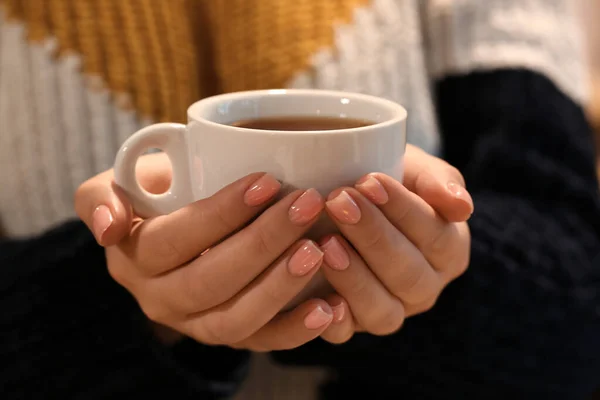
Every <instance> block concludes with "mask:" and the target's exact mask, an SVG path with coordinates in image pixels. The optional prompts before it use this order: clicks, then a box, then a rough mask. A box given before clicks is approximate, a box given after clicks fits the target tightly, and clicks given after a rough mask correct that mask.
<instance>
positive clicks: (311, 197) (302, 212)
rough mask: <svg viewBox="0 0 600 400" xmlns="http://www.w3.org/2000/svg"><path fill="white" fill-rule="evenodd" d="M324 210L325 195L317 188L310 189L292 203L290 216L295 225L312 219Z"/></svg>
mask: <svg viewBox="0 0 600 400" xmlns="http://www.w3.org/2000/svg"><path fill="white" fill-rule="evenodd" d="M322 210H323V197H322V196H321V195H320V194H319V192H317V191H316V190H315V189H308V190H307V191H306V192H304V193H303V194H302V196H300V197H298V199H296V201H295V202H294V204H292V205H291V207H290V209H289V211H288V216H289V218H290V221H291V222H292V223H294V224H295V225H304V224H307V223H309V222H310V221H312V220H313V219H315V218H316V217H317V215H319V213H320V212H321V211H322Z"/></svg>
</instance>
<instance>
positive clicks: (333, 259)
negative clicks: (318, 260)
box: [321, 237, 350, 271]
mask: <svg viewBox="0 0 600 400" xmlns="http://www.w3.org/2000/svg"><path fill="white" fill-rule="evenodd" d="M321 249H323V253H324V255H323V259H324V260H325V262H326V263H327V265H329V266H330V267H331V268H333V269H337V270H338V271H343V270H345V269H346V268H348V266H350V258H349V257H348V253H347V252H346V250H345V249H344V246H342V245H341V244H340V242H339V241H338V240H337V239H336V238H335V237H332V238H331V239H329V240H328V241H327V242H326V243H325V244H323V245H322V246H321Z"/></svg>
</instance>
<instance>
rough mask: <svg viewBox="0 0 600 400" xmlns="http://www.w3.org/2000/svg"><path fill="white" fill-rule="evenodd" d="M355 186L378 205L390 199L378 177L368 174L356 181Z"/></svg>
mask: <svg viewBox="0 0 600 400" xmlns="http://www.w3.org/2000/svg"><path fill="white" fill-rule="evenodd" d="M356 188H357V189H358V190H359V191H360V192H361V193H362V194H364V195H365V196H366V197H367V198H368V199H369V200H371V201H372V202H373V203H375V204H378V205H383V204H385V203H387V202H388V200H389V199H390V198H389V196H388V194H387V192H386V191H385V188H384V187H383V185H382V184H381V182H379V179H377V178H375V177H372V176H370V175H369V176H368V177H367V179H365V180H363V181H361V182H360V183H357V184H356Z"/></svg>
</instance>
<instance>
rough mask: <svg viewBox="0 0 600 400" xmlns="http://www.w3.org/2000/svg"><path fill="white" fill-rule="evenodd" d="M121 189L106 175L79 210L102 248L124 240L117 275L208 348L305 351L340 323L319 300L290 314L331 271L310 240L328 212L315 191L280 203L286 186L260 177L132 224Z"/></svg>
mask: <svg viewBox="0 0 600 400" xmlns="http://www.w3.org/2000/svg"><path fill="white" fill-rule="evenodd" d="M148 157H151V158H150V159H152V158H154V159H156V160H161V157H160V156H156V155H154V156H148ZM142 159H145V161H147V160H148V159H147V158H145V157H144V158H142ZM155 165H160V164H155ZM152 176H154V179H156V176H157V175H152ZM160 176H163V178H165V179H162V178H161V179H158V184H156V182H155V184H154V187H153V188H154V189H157V188H158V187H160V186H161V185H163V189H164V187H165V186H166V185H165V184H168V174H163V175H160ZM111 181H112V177H111V176H110V173H105V174H104V175H100V176H98V177H96V178H93V179H92V180H90V181H88V182H87V183H86V184H84V185H83V186H82V188H81V189H80V190H79V191H78V194H77V210H78V212H79V215H80V216H81V217H82V218H83V219H84V220H86V222H87V223H88V226H90V227H91V228H92V230H93V231H94V232H95V233H96V237H97V238H98V239H99V241H100V242H101V243H102V242H104V243H105V244H107V243H110V242H112V241H113V240H115V239H116V238H118V237H119V236H121V237H122V239H121V240H120V241H118V243H117V244H116V245H112V246H108V247H107V248H106V257H107V263H108V269H109V272H110V273H111V275H112V276H113V278H114V279H115V280H116V281H117V282H118V283H120V284H121V285H122V286H124V287H125V288H127V289H128V290H129V291H130V292H131V293H132V294H133V295H134V296H135V298H136V299H137V301H138V302H139V304H140V306H141V308H142V310H143V311H144V312H145V314H146V315H147V316H148V317H149V318H150V319H151V320H152V321H155V322H158V323H160V324H162V325H165V326H168V327H170V328H172V329H174V330H176V331H178V332H181V333H183V334H185V335H187V336H190V337H192V338H194V339H196V340H198V341H200V342H202V343H207V344H220V345H229V346H232V347H239V348H248V349H252V350H255V351H267V350H278V349H288V348H293V347H297V346H300V345H302V344H304V343H305V342H307V341H310V340H312V339H313V338H315V337H317V336H319V335H320V334H321V333H322V332H323V331H324V330H325V329H326V328H327V327H328V326H329V324H330V323H331V322H332V318H333V313H332V310H331V308H330V307H329V305H328V304H327V303H326V302H325V301H323V300H319V299H314V300H309V301H307V302H305V303H303V304H301V305H300V306H298V307H297V308H295V309H294V310H292V311H289V312H286V313H280V310H281V309H282V308H283V307H284V306H285V305H286V304H287V303H288V302H289V301H291V300H292V299H293V298H294V297H295V295H296V294H297V293H299V292H300V290H301V289H303V288H304V286H305V285H306V284H307V283H308V282H309V281H310V279H311V278H312V276H313V275H314V274H315V273H316V272H317V270H318V269H319V267H320V266H321V264H322V258H323V253H322V252H321V250H320V249H319V247H318V246H317V245H315V243H313V242H311V241H307V240H303V239H302V236H303V235H304V233H305V232H306V231H307V230H308V229H309V228H310V226H311V225H312V224H313V223H314V222H315V221H316V220H317V218H318V216H319V214H320V213H321V212H322V210H323V207H324V201H323V199H322V198H321V196H320V195H319V194H318V193H317V192H316V191H315V190H307V191H296V192H293V193H291V194H289V195H288V196H286V197H284V198H283V199H282V200H280V201H279V202H277V203H275V204H273V205H270V204H271V202H272V199H273V198H274V197H275V195H276V194H277V193H278V191H279V188H280V185H279V182H277V180H275V179H274V178H273V177H271V176H269V175H263V174H252V175H249V176H247V177H245V178H243V179H241V180H239V181H237V182H235V183H233V184H231V185H229V186H227V187H226V188H224V189H223V190H221V191H220V192H219V193H217V194H215V195H214V196H212V197H210V198H207V199H204V200H200V201H198V202H195V203H193V204H191V205H189V206H187V207H184V208H182V209H180V210H178V211H176V212H173V213H171V214H169V215H165V216H160V217H156V218H150V219H147V220H139V219H138V220H133V221H134V222H133V224H132V222H131V221H132V219H131V218H132V215H131V211H130V210H129V209H128V207H125V206H124V204H127V203H126V202H121V201H120V200H119V198H118V196H119V195H118V194H116V193H118V192H115V191H114V188H111V186H110V182H111ZM141 183H142V185H143V186H145V187H148V186H147V185H148V184H149V182H148V181H142V182H141ZM150 185H152V184H151V183H150ZM113 196H116V197H113ZM99 199H102V202H101V203H98V200H99ZM269 205H270V207H269V208H268V209H267V207H268V206H269ZM99 207H105V208H106V209H108V214H109V215H110V218H106V217H105V216H102V215H101V218H100V221H99V220H98V218H97V217H98V214H99V211H98V210H99V209H100V210H101V211H100V213H104V212H105V211H106V210H103V209H102V208H99ZM94 210H95V211H94ZM257 216H258V217H257ZM255 217H256V219H254V220H253V221H252V219H253V218H255ZM250 221H252V222H251V223H249V222H250ZM106 222H109V223H108V224H107V223H106ZM127 223H129V227H127ZM248 223H249V224H248ZM106 225H108V227H107V226H106ZM123 232H127V234H126V235H123ZM200 254H202V255H200Z"/></svg>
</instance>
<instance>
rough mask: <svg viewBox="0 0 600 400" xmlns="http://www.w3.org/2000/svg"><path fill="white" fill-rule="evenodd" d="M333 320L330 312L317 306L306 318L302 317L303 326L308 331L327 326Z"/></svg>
mask: <svg viewBox="0 0 600 400" xmlns="http://www.w3.org/2000/svg"><path fill="white" fill-rule="evenodd" d="M332 319H333V313H332V312H330V310H324V309H323V307H321V306H317V307H316V308H315V309H314V310H312V311H311V312H310V313H309V314H308V315H307V316H306V317H304V326H305V327H306V328H308V329H319V328H322V327H323V326H325V325H327V324H328V323H329V322H330V321H331V320H332Z"/></svg>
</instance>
